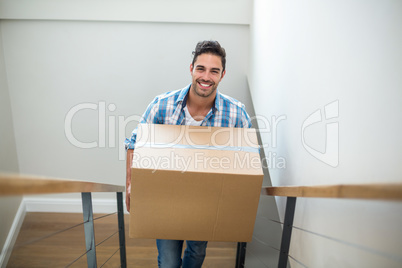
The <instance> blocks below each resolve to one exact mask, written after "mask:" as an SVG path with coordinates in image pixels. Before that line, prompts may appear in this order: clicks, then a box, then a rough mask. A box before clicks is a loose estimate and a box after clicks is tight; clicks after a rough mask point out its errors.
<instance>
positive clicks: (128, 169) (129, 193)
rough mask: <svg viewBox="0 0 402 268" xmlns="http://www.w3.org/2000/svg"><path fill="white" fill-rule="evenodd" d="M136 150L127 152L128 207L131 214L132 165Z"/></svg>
mask: <svg viewBox="0 0 402 268" xmlns="http://www.w3.org/2000/svg"><path fill="white" fill-rule="evenodd" d="M133 154H134V150H132V149H128V150H127V157H126V207H127V211H128V212H130V197H131V165H132V162H133Z"/></svg>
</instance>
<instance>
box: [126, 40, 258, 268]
mask: <svg viewBox="0 0 402 268" xmlns="http://www.w3.org/2000/svg"><path fill="white" fill-rule="evenodd" d="M193 55H194V57H193V61H192V63H191V65H190V73H191V77H192V83H191V84H190V85H188V86H186V87H185V88H183V89H180V90H176V91H172V92H168V93H165V94H162V95H159V96H157V97H156V98H155V99H154V100H153V101H152V102H151V103H150V104H149V106H148V108H147V110H146V111H145V113H144V114H143V116H142V119H141V123H152V124H168V125H198V126H215V127H251V120H250V117H249V116H248V114H247V112H246V110H245V108H244V105H243V104H242V103H240V102H239V101H237V100H235V99H233V98H231V97H229V96H226V95H224V94H221V93H220V92H218V90H217V88H218V85H219V83H220V82H221V80H222V79H223V77H224V76H225V74H226V70H225V66H226V52H225V49H224V48H222V47H221V46H220V44H219V43H218V42H217V41H202V42H199V43H198V44H197V46H196V48H195V51H193ZM136 136H137V129H135V130H134V131H133V133H132V135H131V138H130V139H126V149H127V166H126V205H127V210H128V211H130V193H131V163H132V158H133V152H134V151H133V150H134V144H135V140H136ZM156 244H157V248H158V252H159V255H158V266H159V267H162V268H173V267H175V268H176V267H180V266H181V265H183V268H190V267H191V268H196V267H201V266H202V263H203V262H204V258H205V252H206V247H207V242H206V241H187V248H186V250H185V252H184V256H183V260H182V258H181V252H182V248H183V241H180V240H160V239H158V240H157V241H156Z"/></svg>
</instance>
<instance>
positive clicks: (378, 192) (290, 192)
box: [261, 183, 402, 200]
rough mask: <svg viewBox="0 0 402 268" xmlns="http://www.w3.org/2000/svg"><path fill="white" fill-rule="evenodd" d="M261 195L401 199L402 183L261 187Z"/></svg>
mask: <svg viewBox="0 0 402 268" xmlns="http://www.w3.org/2000/svg"><path fill="white" fill-rule="evenodd" d="M261 194H262V195H271V196H288V197H324V198H358V199H384V200H402V183H384V184H339V185H320V186H281V187H263V188H262V190H261Z"/></svg>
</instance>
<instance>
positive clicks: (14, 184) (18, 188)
mask: <svg viewBox="0 0 402 268" xmlns="http://www.w3.org/2000/svg"><path fill="white" fill-rule="evenodd" d="M124 191H125V187H124V186H118V185H111V184H104V183H96V182H88V181H79V180H67V179H58V178H48V177H39V176H31V175H16V174H0V196H8V195H25V194H52V193H81V192H124Z"/></svg>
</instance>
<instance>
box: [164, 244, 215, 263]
mask: <svg viewBox="0 0 402 268" xmlns="http://www.w3.org/2000/svg"><path fill="white" fill-rule="evenodd" d="M186 243H187V248H186V249H185V250H184V256H183V261H182V259H181V253H182V250H183V240H162V239H157V240H156V246H157V247H158V252H159V255H158V267H160V268H179V267H181V265H183V268H201V266H202V263H203V262H204V258H205V252H206V249H207V243H208V242H206V241H186Z"/></svg>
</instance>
